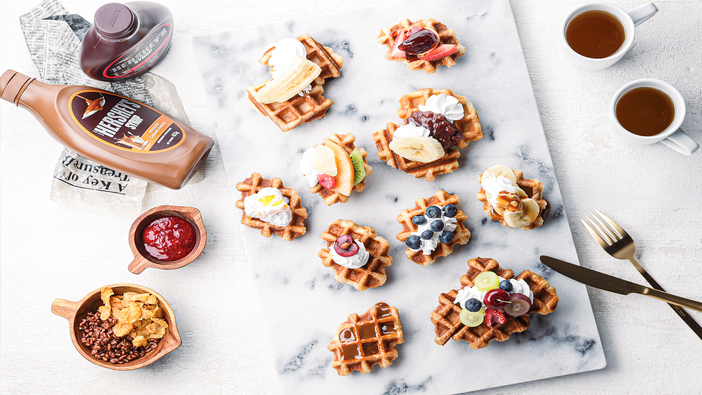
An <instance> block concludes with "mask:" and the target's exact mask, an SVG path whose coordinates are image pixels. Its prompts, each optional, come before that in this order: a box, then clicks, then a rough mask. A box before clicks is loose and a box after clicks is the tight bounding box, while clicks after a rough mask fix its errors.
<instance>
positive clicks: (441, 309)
mask: <svg viewBox="0 0 702 395" xmlns="http://www.w3.org/2000/svg"><path fill="white" fill-rule="evenodd" d="M485 271H492V272H494V273H495V274H497V275H498V276H500V277H502V278H504V279H506V280H508V279H510V278H513V277H514V272H512V271H511V270H508V269H503V268H501V267H500V265H499V264H498V263H497V261H496V260H494V259H490V258H474V259H471V260H470V261H468V271H467V272H466V274H464V275H463V276H461V278H460V282H461V288H460V289H463V288H466V287H472V286H473V285H474V283H473V281H474V280H475V278H476V277H477V276H478V275H479V274H480V273H482V272H485ZM514 278H515V279H516V280H524V281H525V282H526V283H527V284H528V285H529V288H530V289H531V291H532V292H533V293H534V302H533V303H532V305H531V309H530V310H529V314H531V313H538V314H541V315H546V314H550V313H553V312H554V310H555V309H556V307H557V306H558V295H557V294H556V289H555V288H554V287H553V286H551V285H550V284H549V283H548V281H546V280H545V279H544V278H543V277H541V276H539V275H538V274H536V273H533V272H530V271H529V270H525V271H523V272H521V273H520V274H519V275H518V276H516V277H514ZM457 295H458V290H455V289H453V290H451V291H449V292H448V293H442V294H441V295H439V306H438V307H437V308H436V309H435V310H434V311H433V312H432V313H431V322H432V323H433V324H434V325H435V330H434V331H435V333H436V337H435V338H434V341H435V342H436V344H438V345H440V346H443V345H444V344H446V342H448V341H449V339H453V340H456V341H460V340H465V341H467V342H468V343H470V347H471V348H473V349H476V350H477V349H480V348H483V347H487V346H488V345H489V344H490V342H491V341H493V340H498V341H501V342H502V341H505V340H507V339H509V336H510V335H511V334H512V333H518V332H524V331H525V330H526V329H527V328H528V327H529V314H525V315H522V316H519V317H512V316H509V315H507V314H505V323H504V324H495V325H493V326H492V327H489V326H487V324H485V323H484V322H483V323H482V324H480V325H478V326H476V327H468V326H465V325H463V324H462V323H461V320H460V318H459V314H460V313H461V310H462V308H461V306H459V305H457V304H455V303H454V301H455V300H456V296H457Z"/></svg>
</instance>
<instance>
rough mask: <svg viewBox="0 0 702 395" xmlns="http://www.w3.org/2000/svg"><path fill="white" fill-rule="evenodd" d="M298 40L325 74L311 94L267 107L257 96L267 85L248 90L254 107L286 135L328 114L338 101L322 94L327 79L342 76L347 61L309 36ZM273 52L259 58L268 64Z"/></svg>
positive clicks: (270, 51) (306, 35)
mask: <svg viewBox="0 0 702 395" xmlns="http://www.w3.org/2000/svg"><path fill="white" fill-rule="evenodd" d="M297 40H298V41H300V42H301V43H302V44H303V45H304V46H305V50H307V59H308V60H309V61H311V62H314V63H316V64H317V65H318V66H319V67H320V68H321V69H322V72H321V74H320V75H319V76H318V77H317V78H316V79H315V80H314V81H313V82H312V90H311V91H310V92H308V93H306V94H304V95H302V96H300V95H295V96H293V97H292V98H290V99H288V100H286V101H284V102H282V103H269V104H264V103H260V102H258V101H256V99H254V96H255V95H256V92H258V91H259V90H261V88H263V87H264V86H265V85H266V83H263V84H259V85H254V86H251V87H249V88H248V89H247V90H246V92H247V94H248V98H249V101H250V102H251V104H253V106H254V107H255V108H256V109H257V110H258V111H259V112H260V113H261V114H263V115H265V116H267V117H268V118H270V119H271V120H272V121H273V122H275V124H276V125H278V127H279V128H280V130H282V131H283V132H287V131H288V130H290V129H293V128H295V127H297V126H299V125H302V124H303V123H307V122H309V121H312V120H314V119H318V118H322V117H323V116H324V115H326V113H327V110H328V109H329V107H331V105H332V104H333V103H334V102H333V101H332V100H329V99H327V98H325V97H324V96H323V95H322V94H323V93H324V87H323V86H322V85H324V82H325V80H326V79H327V78H333V77H334V78H335V77H339V76H340V75H341V72H340V69H341V67H342V66H343V65H344V58H342V57H341V55H339V54H336V53H334V51H333V50H332V49H331V48H329V47H325V46H322V44H320V43H318V42H317V41H315V39H313V38H312V37H310V35H309V34H303V35H301V36H299V37H297ZM273 49H274V47H271V48H268V49H267V50H266V52H265V53H264V54H263V57H261V59H259V63H261V64H263V65H268V59H269V58H270V57H271V53H272V51H273ZM269 67H270V66H269Z"/></svg>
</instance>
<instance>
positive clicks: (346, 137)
mask: <svg viewBox="0 0 702 395" xmlns="http://www.w3.org/2000/svg"><path fill="white" fill-rule="evenodd" d="M328 139H329V140H331V141H332V142H333V143H336V144H338V145H339V146H340V147H341V148H343V149H344V151H346V153H348V154H351V152H352V151H353V150H354V149H356V145H355V144H354V141H356V136H354V135H353V134H351V133H348V134H342V135H339V134H336V133H335V134H332V135H331V136H329V137H328ZM358 151H359V152H360V153H361V155H362V156H363V167H364V168H365V170H366V176H368V175H370V174H373V168H372V167H371V166H370V165H369V164H368V159H367V156H368V153H367V152H366V150H365V149H363V148H359V149H358ZM365 188H366V178H365V177H364V178H363V180H361V182H359V183H358V184H356V185H354V187H353V190H354V191H356V192H361V191H363V190H364V189H365ZM310 192H312V193H316V194H318V195H319V196H321V197H322V199H324V203H326V205H327V206H331V205H332V204H335V203H346V202H347V201H348V200H349V197H348V196H344V195H342V194H340V193H339V192H337V191H335V190H329V189H326V188H324V187H323V186H322V184H320V183H317V185H315V186H313V187H311V188H310Z"/></svg>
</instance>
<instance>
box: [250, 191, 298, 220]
mask: <svg viewBox="0 0 702 395" xmlns="http://www.w3.org/2000/svg"><path fill="white" fill-rule="evenodd" d="M289 202H290V200H289V199H288V198H286V197H284V196H283V194H282V193H280V190H279V189H278V188H263V189H261V190H260V191H258V193H256V194H254V195H249V196H247V197H245V198H244V212H245V213H246V215H248V216H249V217H251V218H258V219H260V220H261V221H264V222H268V223H269V224H271V225H275V226H288V225H289V224H290V221H292V210H291V209H290V206H289V205H288V203H289Z"/></svg>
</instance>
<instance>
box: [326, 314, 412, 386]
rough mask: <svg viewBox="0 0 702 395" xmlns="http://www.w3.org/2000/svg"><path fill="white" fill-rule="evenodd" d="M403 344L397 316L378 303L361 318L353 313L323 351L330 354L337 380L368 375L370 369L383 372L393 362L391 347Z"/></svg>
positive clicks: (393, 349) (392, 348)
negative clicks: (376, 368)
mask: <svg viewBox="0 0 702 395" xmlns="http://www.w3.org/2000/svg"><path fill="white" fill-rule="evenodd" d="M404 342H405V335H404V333H403V332H402V324H401V323H400V313H398V312H397V309H396V308H395V307H393V306H388V305H387V304H385V303H378V304H376V305H375V306H373V307H371V308H370V309H368V311H367V312H366V313H365V314H363V315H362V316H360V317H359V316H358V314H356V313H353V314H351V315H349V317H348V319H347V320H346V322H344V323H343V324H341V325H339V329H337V330H336V335H334V340H332V341H331V343H329V345H328V346H327V349H329V351H331V352H333V353H334V360H333V361H332V367H333V368H334V369H336V370H337V372H338V373H339V376H346V375H349V374H351V372H352V371H354V370H358V371H360V372H361V373H363V374H368V373H370V372H371V369H373V366H375V365H379V366H380V367H381V368H386V367H388V366H390V365H391V364H392V361H394V360H395V358H397V350H396V349H395V346H397V345H398V344H402V343H404Z"/></svg>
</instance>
